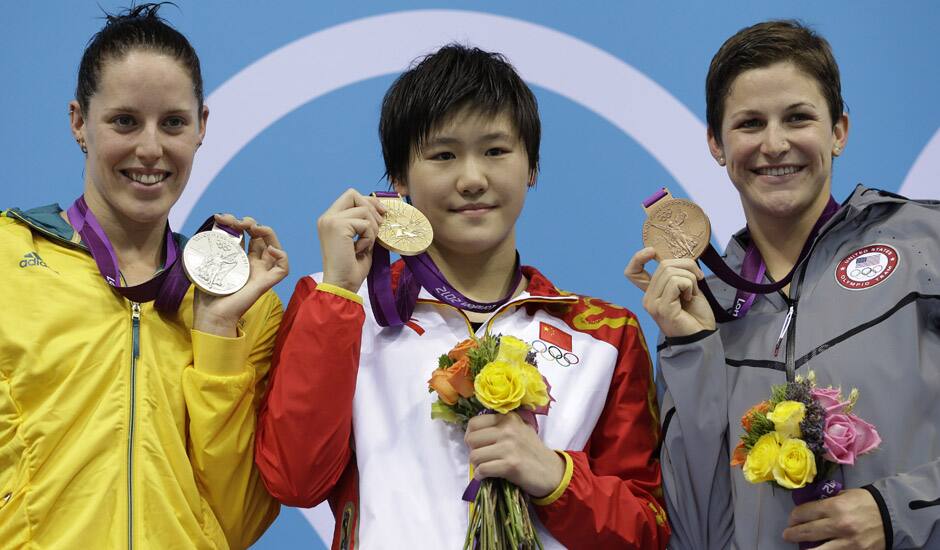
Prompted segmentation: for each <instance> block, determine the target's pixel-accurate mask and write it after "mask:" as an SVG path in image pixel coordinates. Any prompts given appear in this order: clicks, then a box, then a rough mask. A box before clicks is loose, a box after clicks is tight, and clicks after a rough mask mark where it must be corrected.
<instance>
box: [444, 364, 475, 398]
mask: <svg viewBox="0 0 940 550" xmlns="http://www.w3.org/2000/svg"><path fill="white" fill-rule="evenodd" d="M445 372H447V374H448V378H447V381H448V382H450V385H451V386H452V387H453V388H454V389H455V390H456V391H457V393H459V394H460V395H461V396H462V397H465V398H468V399H469V398H470V397H472V396H473V377H472V376H470V358H469V357H467V356H466V355H464V356H463V357H461V358H460V360H458V361H457V362H456V363H454V364H453V365H451V366H450V367H448V368H447V369H446V370H445Z"/></svg>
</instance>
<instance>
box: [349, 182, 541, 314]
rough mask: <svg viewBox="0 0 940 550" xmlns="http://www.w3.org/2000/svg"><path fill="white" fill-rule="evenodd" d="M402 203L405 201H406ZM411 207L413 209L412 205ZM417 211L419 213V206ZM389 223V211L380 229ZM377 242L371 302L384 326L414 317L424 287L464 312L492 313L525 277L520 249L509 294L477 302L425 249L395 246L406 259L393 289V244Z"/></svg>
mask: <svg viewBox="0 0 940 550" xmlns="http://www.w3.org/2000/svg"><path fill="white" fill-rule="evenodd" d="M372 195H373V196H375V197H379V198H392V197H394V198H396V199H397V200H401V195H399V194H398V193H391V192H388V191H377V192H375V193H373V194H372ZM403 204H405V203H404V202H403ZM408 207H409V208H414V207H412V206H410V205H408ZM415 211H416V212H418V213H419V214H420V212H419V211H417V209H415ZM389 223H396V222H394V221H393V220H390V216H389V215H388V213H386V218H385V219H384V220H383V222H382V226H381V227H380V230H379V232H380V233H382V232H383V228H387V226H386V224H389ZM377 241H378V242H377V243H376V245H375V246H373V247H372V267H371V268H370V269H369V275H368V281H369V301H370V303H371V304H372V313H373V315H374V316H375V320H376V322H378V323H379V325H381V326H383V327H398V326H402V325H404V324H405V323H407V322H408V320H409V319H411V314H412V313H414V309H415V304H416V303H417V301H418V293H419V292H420V291H421V287H424V288H425V289H427V291H428V292H430V293H431V295H432V296H434V297H435V298H437V299H438V300H440V301H441V302H444V303H445V304H450V305H452V306H454V307H456V308H459V309H462V310H465V311H473V312H477V313H490V312H492V311H495V310H496V309H497V308H499V307H500V306H502V305H503V304H505V303H506V302H508V301H509V300H510V299H511V298H512V296H513V294H514V293H515V290H516V288H517V287H518V286H519V282H520V281H521V280H522V267H521V264H520V263H519V254H518V252H517V253H516V264H515V272H514V273H513V278H512V282H511V283H510V285H509V291H508V292H507V294H506V295H505V296H504V297H503V298H501V299H499V300H497V301H495V302H477V301H476V300H471V299H470V298H467V297H466V296H464V295H463V294H461V293H460V292H459V291H458V290H457V289H455V288H454V287H453V286H452V285H451V284H450V283H449V282H447V278H446V277H444V274H443V273H441V270H440V269H439V268H438V267H437V265H435V263H434V260H432V259H431V256H429V255H428V253H427V252H426V251H424V250H421V251H417V252H413V253H411V255H409V252H408V251H402V250H400V249H394V251H395V252H398V253H399V254H400V255H401V258H402V260H404V262H405V269H403V270H402V273H401V276H400V278H399V280H398V287H397V289H396V290H395V291H394V292H393V291H392V278H391V268H390V256H389V250H388V248H387V247H388V246H392V245H389V244H388V243H386V242H383V241H382V240H378V239H377Z"/></svg>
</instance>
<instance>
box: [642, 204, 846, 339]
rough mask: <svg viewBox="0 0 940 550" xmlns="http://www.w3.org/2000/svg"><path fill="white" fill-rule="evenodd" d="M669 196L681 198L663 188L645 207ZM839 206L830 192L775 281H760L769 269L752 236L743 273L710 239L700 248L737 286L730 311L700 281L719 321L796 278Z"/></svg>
mask: <svg viewBox="0 0 940 550" xmlns="http://www.w3.org/2000/svg"><path fill="white" fill-rule="evenodd" d="M667 197H668V200H681V199H673V198H672V196H671V195H670V194H669V191H668V190H667V189H665V188H663V189H660V190H659V191H657V192H656V193H654V194H653V195H651V196H650V197H648V198H647V199H646V200H644V201H643V207H644V208H646V209H650V208H652V207H653V205H654V204H656V203H657V202H659V201H660V200H662V199H664V198H667ZM681 202H684V203H687V202H688V201H684V200H681ZM690 204H691V203H690ZM838 210H839V203H837V202H836V201H835V199H833V198H832V196H831V195H830V196H829V201H828V202H827V203H826V207H825V208H824V209H823V211H822V214H820V216H819V219H817V220H816V223H815V225H813V228H812V230H811V231H810V233H809V236H808V237H807V238H806V242H804V243H803V248H802V250H800V255H799V257H798V258H797V260H796V263H794V264H793V269H791V270H790V272H789V273H787V274H786V276H785V277H783V278H782V279H780V280H779V281H777V282H775V283H770V284H761V283H759V281H761V280H762V279H763V278H764V274H765V273H766V271H767V266H766V264H765V263H764V259H763V257H762V256H761V253H760V250H758V248H757V245H756V244H754V241H753V240H752V241H751V242H750V244H748V247H747V249H746V251H745V253H744V261H743V263H742V265H741V273H740V275H739V274H738V273H735V271H734V270H733V269H731V268H730V267H728V264H726V263H725V262H724V260H723V259H722V257H721V254H719V253H718V251H717V250H715V248H714V247H713V246H712V245H711V243H709V244H708V245H707V246H706V247H705V248H704V251H702V252H701V254H700V256H699V258H698V259H701V260H702V263H704V264H705V265H706V266H707V267H708V268H709V269H710V270H711V271H712V273H714V274H715V275H716V276H717V277H718V278H719V279H721V280H722V281H724V282H725V283H727V284H728V285H730V286H732V287H734V288H735V289H737V294H736V296H735V300H734V306H733V309H732V311H730V312H729V311H727V310H726V309H725V308H723V307H721V305H720V304H719V303H718V300H717V299H716V298H715V295H714V294H713V293H712V291H711V289H710V288H709V287H708V283H706V282H705V280H704V279H703V280H701V281H699V282H698V287H699V288H700V289H701V290H702V293H703V294H704V295H705V298H706V299H707V300H708V304H709V305H710V306H711V308H712V311H713V312H714V314H715V318H716V320H717V321H718V322H721V323H724V322H727V321H733V320H734V319H739V318H741V317H744V316H745V315H746V314H747V312H748V310H750V308H751V306H752V305H753V304H754V299H755V298H756V295H757V294H769V293H771V292H776V291H778V290H780V289H782V288H783V287H785V286H787V285H788V284H790V281H791V280H792V279H793V275H794V274H795V273H796V268H797V267H798V266H799V265H800V263H802V262H803V260H804V259H805V258H806V256H807V255H809V250H810V248H811V247H812V245H813V242H814V241H815V239H816V236H817V235H818V234H819V231H820V229H822V226H823V225H825V224H826V222H827V221H829V220H830V219H831V218H832V217H833V216H834V215H835V214H836V212H837V211H838ZM706 223H707V221H706ZM664 259H665V258H664Z"/></svg>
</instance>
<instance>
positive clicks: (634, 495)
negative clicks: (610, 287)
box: [536, 314, 669, 549]
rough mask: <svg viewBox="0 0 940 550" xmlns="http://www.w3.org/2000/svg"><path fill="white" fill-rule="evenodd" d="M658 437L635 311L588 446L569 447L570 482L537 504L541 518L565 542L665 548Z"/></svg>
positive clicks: (649, 374)
mask: <svg viewBox="0 0 940 550" xmlns="http://www.w3.org/2000/svg"><path fill="white" fill-rule="evenodd" d="M658 442H659V422H658V413H657V405H656V389H655V385H654V383H653V377H652V364H651V362H650V357H649V352H648V351H647V349H646V344H645V340H644V339H643V334H642V333H641V332H640V330H639V325H638V324H637V322H636V318H635V317H633V316H632V314H631V315H630V316H629V317H628V318H627V324H626V326H624V327H623V330H622V333H621V341H620V343H619V354H618V358H617V366H616V368H615V370H614V375H613V378H612V380H611V386H610V391H609V393H608V396H607V401H606V403H605V405H604V409H603V411H602V413H601V416H600V418H599V419H598V422H597V425H596V426H595V428H594V431H593V432H592V433H591V437H590V439H589V440H588V442H587V445H586V446H585V448H584V450H583V451H573V450H568V451H565V452H566V453H567V454H568V455H569V456H570V458H571V463H572V466H573V468H572V469H571V477H570V481H568V485H567V487H564V488H563V492H561V495H560V496H558V497H557V499H556V500H554V501H553V502H551V503H548V504H545V505H542V506H536V510H537V512H538V516H539V518H540V519H541V520H542V523H543V524H544V525H545V527H546V528H547V529H548V530H549V531H550V532H551V533H552V535H553V536H555V538H557V539H558V540H559V541H560V542H561V543H563V544H564V545H565V546H567V547H568V548H592V549H595V548H643V549H647V548H665V547H666V542H667V541H668V539H669V524H668V522H667V521H666V513H665V511H664V509H663V501H662V499H663V495H662V476H661V472H660V468H659V460H658V457H657V456H656V447H657V445H658ZM566 477H567V476H566ZM562 484H563V485H564V481H563V483H562Z"/></svg>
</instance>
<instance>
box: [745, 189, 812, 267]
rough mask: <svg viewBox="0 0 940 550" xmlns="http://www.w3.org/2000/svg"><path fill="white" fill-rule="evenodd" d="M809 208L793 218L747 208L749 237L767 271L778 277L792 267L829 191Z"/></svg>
mask: <svg viewBox="0 0 940 550" xmlns="http://www.w3.org/2000/svg"><path fill="white" fill-rule="evenodd" d="M821 198H822V200H820V201H817V204H814V205H813V206H812V207H811V208H807V209H806V210H805V211H804V212H802V213H801V214H800V215H799V216H798V217H795V218H777V217H773V216H766V215H761V214H759V213H756V212H747V213H746V214H747V215H746V217H747V227H748V231H749V232H750V235H751V239H753V240H754V244H755V245H756V246H757V249H758V250H760V253H761V257H762V258H763V260H764V264H765V265H766V266H767V273H769V274H770V276H771V277H773V278H774V280H780V279H782V278H783V277H786V275H787V274H788V273H789V272H790V271H791V270H792V269H793V267H794V266H795V265H796V262H797V261H798V260H799V258H800V252H801V251H802V250H803V245H804V244H806V240H807V239H808V238H809V236H810V233H811V232H812V231H813V226H814V225H816V221H817V220H819V217H820V216H821V215H822V213H823V210H825V208H826V204H827V203H828V201H829V195H825V196H824V197H821Z"/></svg>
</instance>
